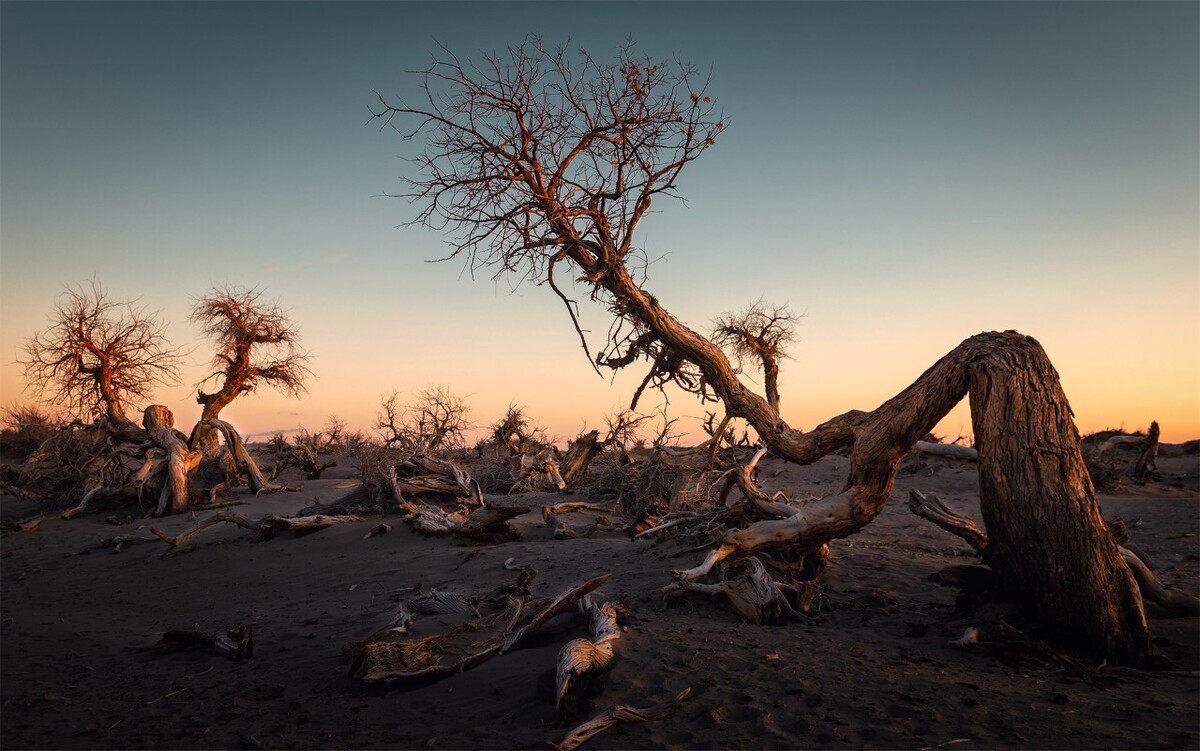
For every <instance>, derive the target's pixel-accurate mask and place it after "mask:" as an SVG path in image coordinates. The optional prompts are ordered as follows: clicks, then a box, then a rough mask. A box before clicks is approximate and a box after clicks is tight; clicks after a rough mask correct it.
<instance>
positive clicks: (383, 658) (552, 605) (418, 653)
mask: <svg viewBox="0 0 1200 751" xmlns="http://www.w3.org/2000/svg"><path fill="white" fill-rule="evenodd" d="M608 579H609V576H608V575H607V574H606V575H603V576H597V577H594V578H592V579H589V580H588V581H586V582H584V583H583V584H580V585H578V586H576V587H572V588H571V589H569V590H567V591H566V592H563V593H562V594H560V595H559V596H558V597H556V598H554V599H553V600H552V601H550V602H549V603H548V604H546V605H543V606H541V607H539V608H534V609H533V610H534V613H533V615H532V616H528V615H527V614H528V613H529V611H530V607H529V606H528V601H529V591H528V587H529V583H530V582H531V581H532V576H531V575H530V574H529V573H528V572H522V573H521V575H520V577H519V578H518V584H517V586H516V587H511V586H509V587H502V588H501V589H500V590H498V591H497V592H496V593H493V595H494V596H493V597H483V598H480V600H481V601H483V600H488V599H499V598H501V597H502V598H503V599H504V600H505V602H506V604H505V606H504V608H503V609H502V610H500V611H497V612H495V613H491V614H489V615H486V616H483V617H482V618H476V619H473V620H471V621H468V622H466V623H462V624H459V625H458V626H454V627H452V628H451V629H449V630H448V631H446V632H444V633H442V634H435V635H433V636H428V637H424V638H420V639H417V638H412V637H411V636H409V635H408V634H407V633H394V632H393V633H389V634H387V635H385V636H383V637H380V638H376V636H375V635H373V636H372V637H371V638H370V639H367V640H366V641H361V642H351V643H350V644H347V645H346V647H345V648H344V649H343V652H344V653H345V654H346V655H347V657H349V658H350V663H351V664H350V677H351V678H353V679H355V680H359V681H362V682H364V683H369V684H378V683H384V684H388V685H396V686H398V687H401V688H404V687H409V686H413V685H421V684H423V683H427V682H429V681H432V680H440V679H442V678H445V677H446V676H449V675H453V674H455V673H459V672H463V671H465V670H470V669H471V668H474V667H476V666H477V665H480V664H481V663H483V662H485V661H486V660H489V659H491V658H492V657H495V656H497V655H501V654H504V653H505V652H507V651H508V650H510V649H513V648H515V647H517V646H519V645H520V644H521V643H522V642H523V641H524V640H525V639H527V638H529V637H530V636H532V635H533V634H535V633H537V632H538V631H539V630H540V629H541V628H542V627H543V626H544V625H545V624H546V622H547V621H549V620H550V619H551V618H553V617H554V616H556V615H561V614H562V613H565V612H567V611H569V610H570V609H571V608H574V607H575V606H576V604H577V603H578V602H579V601H580V600H581V599H582V598H583V597H584V596H585V595H587V594H588V593H589V592H591V591H593V590H594V589H596V588H597V587H599V586H600V585H601V584H603V583H604V582H606V581H608ZM385 631H386V630H385ZM380 633H382V632H377V633H376V635H378V634H380Z"/></svg>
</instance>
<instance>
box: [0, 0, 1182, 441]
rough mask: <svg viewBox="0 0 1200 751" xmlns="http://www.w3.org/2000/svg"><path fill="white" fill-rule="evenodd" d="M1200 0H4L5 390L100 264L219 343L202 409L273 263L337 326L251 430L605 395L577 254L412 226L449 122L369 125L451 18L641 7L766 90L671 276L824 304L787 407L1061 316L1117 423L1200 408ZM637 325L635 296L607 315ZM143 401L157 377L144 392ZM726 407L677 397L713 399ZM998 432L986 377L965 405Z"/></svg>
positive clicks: (659, 267) (668, 50)
mask: <svg viewBox="0 0 1200 751" xmlns="http://www.w3.org/2000/svg"><path fill="white" fill-rule="evenodd" d="M1198 29H1200V4H1197V3H1194V2H1174V3H1155V2H1131V3H1119V2H1106V3H1087V2H1070V3H996V4H993V3H986V2H973V3H942V2H938V3H904V2H899V3H850V2H847V3H782V2H776V3H764V4H752V3H737V4H732V3H730V4H726V3H689V2H674V3H664V4H652V3H636V4H634V3H587V2H570V3H568V2H546V3H501V2H495V3H484V4H474V3H449V2H439V3H430V4H426V3H384V2H377V3H364V4H351V3H337V4H324V3H285V2H276V3H264V4H255V3H105V2H88V3H68V2H55V3H33V2H30V3H24V2H11V1H10V0H5V2H3V4H2V5H0V55H2V60H0V96H2V106H0V359H2V360H3V367H2V369H0V402H2V403H3V404H5V405H8V404H13V403H17V402H21V401H28V400H30V399H31V398H32V396H33V395H31V394H29V393H27V392H24V390H23V389H24V381H23V377H22V370H21V368H20V366H18V365H16V364H14V361H15V360H16V358H17V357H18V354H19V346H20V342H21V340H22V339H23V338H25V337H28V336H29V335H31V334H32V333H34V332H36V331H38V330H41V329H43V328H44V327H45V326H46V322H47V315H48V312H49V310H50V308H51V306H52V305H53V303H54V301H55V299H56V298H57V296H58V295H59V294H60V292H61V290H62V288H63V286H64V285H65V284H67V283H79V282H83V281H86V280H88V279H90V278H91V277H92V276H93V275H96V276H97V277H98V278H99V280H100V281H101V282H102V284H103V285H104V286H105V287H107V289H108V290H109V292H110V293H111V295H112V296H114V297H117V298H128V297H140V298H141V302H142V303H143V304H144V305H146V306H147V307H149V308H151V309H154V310H159V311H161V312H162V315H163V316H164V317H165V318H166V319H167V320H169V321H170V328H169V334H170V336H171V338H172V339H173V340H174V341H176V342H178V343H179V344H180V345H183V346H187V347H191V348H193V351H192V354H191V356H190V362H191V365H190V366H189V367H188V369H187V370H186V371H185V372H184V374H183V383H182V385H180V386H179V387H176V388H168V389H163V390H162V391H161V393H160V394H159V395H158V401H160V402H161V403H163V404H166V405H168V406H169V407H171V408H172V409H173V410H174V411H175V413H176V417H177V421H178V422H179V423H181V424H183V425H185V426H187V425H191V424H192V422H194V420H195V419H196V418H198V416H199V406H198V405H196V404H195V398H194V393H195V388H194V386H193V384H194V383H195V382H197V381H198V380H200V379H201V378H202V377H203V376H204V375H205V374H206V373H207V370H206V369H205V366H206V364H207V360H208V358H209V353H210V349H209V348H208V347H207V345H205V344H204V343H203V342H197V341H196V330H195V328H194V327H193V326H192V325H191V324H189V323H188V321H187V314H188V311H189V309H190V308H191V306H192V304H193V301H194V298H195V297H197V296H199V295H201V294H203V293H204V292H205V291H206V290H208V289H209V288H210V287H212V286H214V285H224V284H237V285H242V286H258V287H261V288H262V289H263V290H264V292H265V295H266V296H267V297H268V298H269V299H272V300H277V301H278V302H279V303H281V304H282V305H283V306H284V307H286V308H288V309H290V310H291V312H292V316H293V318H294V320H295V321H296V323H297V325H298V326H299V327H300V329H301V330H302V332H303V338H304V344H305V346H306V347H307V348H308V349H309V350H310V351H311V352H312V353H313V355H314V357H315V359H314V361H313V371H314V374H315V378H314V379H313V381H312V383H311V384H310V393H309V395H308V396H307V398H304V399H302V400H289V399H286V398H284V397H282V396H279V395H276V394H274V393H272V392H266V391H264V392H263V393H262V394H260V395H256V396H250V397H244V398H242V399H241V400H239V401H237V402H235V403H234V404H233V405H231V406H230V407H228V408H226V410H225V411H224V412H223V413H222V416H223V417H225V418H227V419H228V420H230V421H231V422H232V423H233V424H234V425H235V426H236V427H238V428H239V429H240V430H241V431H242V432H243V433H255V434H261V433H264V432H269V431H272V430H279V429H292V428H296V427H298V426H305V427H308V428H310V429H316V428H319V427H320V426H321V425H322V424H323V423H324V421H325V419H326V416H327V415H330V414H337V415H339V416H340V417H342V418H344V419H347V420H349V421H350V422H351V424H352V425H357V426H361V427H368V426H369V425H370V423H371V422H373V420H374V416H375V413H376V412H377V411H378V406H379V401H380V396H381V395H382V394H385V393H388V392H390V391H391V390H393V389H397V390H399V391H400V392H401V393H409V392H413V391H415V390H418V389H420V388H422V387H424V386H427V385H436V384H445V385H448V386H449V387H450V388H451V389H452V390H453V391H455V392H457V393H459V394H463V395H466V396H467V397H468V403H469V404H470V406H471V407H472V416H473V418H474V420H475V421H476V422H478V423H481V424H486V423H489V422H492V421H494V420H495V419H497V418H498V417H500V416H501V414H502V413H503V411H504V409H505V407H506V406H507V405H508V404H509V403H510V402H516V403H518V404H523V405H525V406H526V407H527V408H528V412H529V414H531V415H532V416H533V417H534V418H536V419H537V420H538V421H539V422H540V423H542V424H543V425H545V426H546V427H547V428H548V429H549V431H550V433H551V434H553V435H556V436H558V437H560V438H569V437H571V436H573V435H574V434H575V433H576V432H578V431H579V430H580V429H581V428H582V427H584V426H585V425H587V426H588V427H597V426H599V425H600V424H601V418H602V415H603V414H604V413H606V412H611V411H613V410H615V409H618V408H620V407H621V406H622V405H624V404H625V403H627V401H628V399H629V397H630V395H631V394H632V390H633V388H634V386H635V385H636V383H637V381H638V380H639V379H640V376H641V373H640V372H639V373H629V374H627V375H622V376H620V377H618V378H617V379H616V380H615V381H611V382H610V381H609V380H606V379H600V378H598V377H597V376H596V375H595V373H594V372H593V371H592V369H591V368H590V367H589V366H588V364H587V362H586V361H585V359H584V355H583V354H582V351H581V350H580V349H579V347H578V343H577V339H576V336H575V333H574V332H573V330H572V329H571V326H570V322H569V320H568V319H567V317H566V315H565V313H564V311H563V310H562V308H561V304H560V303H559V302H558V301H557V299H556V298H554V296H553V295H552V294H551V293H550V292H549V291H548V290H546V289H544V288H539V287H536V286H525V287H521V288H519V289H517V290H516V291H515V292H514V291H512V290H510V289H509V287H508V286H506V285H504V284H496V283H494V282H492V281H491V280H489V279H487V278H479V279H476V280H472V279H471V278H470V275H469V274H467V273H465V271H464V269H463V267H462V264H461V263H459V262H457V261H451V262H447V263H441V264H437V263H426V261H428V260H429V259H434V258H438V257H440V256H442V255H444V253H445V246H444V245H443V238H442V237H441V236H439V235H438V234H437V233H435V232H433V231H431V230H427V229H422V228H419V227H403V228H399V227H397V225H400V224H402V223H403V222H405V221H407V220H409V219H411V218H412V216H413V215H414V208H413V207H412V206H411V205H409V204H408V203H406V202H404V201H402V200H399V199H390V198H385V197H381V194H382V193H385V192H388V191H397V190H399V189H400V184H399V181H398V176H399V175H401V174H404V173H405V172H406V170H408V166H407V165H406V163H405V162H404V161H403V160H402V159H401V157H402V156H404V155H406V154H411V153H412V150H413V147H412V146H411V145H406V144H404V143H402V142H401V141H400V140H399V138H398V137H397V136H396V135H395V134H392V133H387V132H383V133H381V132H380V131H379V130H378V129H377V128H376V127H373V126H371V125H368V124H367V119H368V117H369V113H368V107H369V106H370V105H371V103H372V101H373V99H374V95H373V94H372V90H378V91H380V92H382V93H384V94H387V95H389V96H396V95H405V94H410V93H411V92H412V91H413V90H414V86H415V84H416V83H417V79H416V78H415V77H414V76H412V75H408V74H406V73H405V71H407V70H411V69H414V68H419V67H422V66H423V65H425V64H426V63H427V62H428V61H429V59H430V54H431V52H432V50H434V49H435V47H436V42H437V41H441V42H444V43H446V44H447V45H448V46H450V47H451V48H452V49H453V50H455V51H456V52H457V53H459V54H460V55H464V56H468V57H469V56H473V55H476V54H477V53H478V52H479V51H480V50H488V51H491V50H494V49H499V48H503V47H504V46H506V45H508V44H510V43H517V42H520V41H521V40H522V39H523V38H525V37H526V36H527V35H529V34H541V35H542V36H543V37H544V38H545V39H546V40H547V41H550V42H557V41H560V40H565V39H567V38H568V37H569V38H572V39H573V40H574V41H575V42H576V43H578V44H579V45H580V46H583V47H584V48H586V49H588V50H589V51H590V52H592V53H593V54H594V55H596V56H597V57H602V58H606V57H608V56H609V55H610V53H611V52H612V51H614V50H615V49H616V47H617V46H618V45H619V44H620V43H622V42H623V41H625V40H626V39H627V38H632V39H634V40H635V41H636V42H637V44H638V47H639V49H640V50H641V51H643V52H645V53H647V54H649V55H650V56H652V57H655V58H662V59H667V58H670V57H671V56H673V55H678V56H680V57H681V58H683V59H685V60H689V61H692V62H694V63H696V64H698V65H699V66H701V67H702V68H707V67H708V66H710V65H711V68H712V84H711V93H712V94H713V95H714V97H715V98H716V100H717V102H718V104H719V105H720V106H721V107H722V108H723V111H724V112H725V114H726V115H727V116H728V118H729V120H730V125H729V128H728V130H727V131H726V132H725V133H724V134H723V135H722V136H721V137H720V139H719V140H718V143H717V145H716V147H715V148H714V149H712V150H711V151H710V152H708V153H707V154H706V155H705V156H704V157H703V158H702V159H701V160H700V161H698V162H696V163H695V164H693V165H691V167H690V168H689V169H688V170H687V171H686V172H685V173H684V177H683V179H682V180H681V193H682V194H683V195H684V196H685V197H686V198H687V199H688V200H687V203H686V204H682V203H677V204H670V203H669V202H667V203H664V202H661V201H660V202H658V203H657V204H656V208H658V209H660V211H659V213H657V214H656V215H654V216H652V217H650V218H649V219H648V220H647V221H646V222H645V223H644V225H643V232H642V235H641V240H642V243H643V245H644V247H645V248H646V250H647V252H648V254H649V255H650V256H651V257H652V258H656V259H658V260H657V261H656V262H655V263H654V264H653V265H652V266H651V269H650V278H649V282H648V284H647V288H648V289H650V290H651V291H652V292H654V293H655V294H656V295H657V296H658V297H659V298H660V299H661V300H662V301H663V303H664V304H665V305H666V307H667V308H668V309H669V310H670V311H672V312H673V313H674V314H675V315H676V316H678V317H679V318H680V319H681V320H683V321H684V322H686V323H689V324H691V325H693V326H694V327H696V328H699V329H701V330H707V327H708V322H709V321H710V320H711V319H712V318H713V317H714V316H716V315H717V314H719V313H721V312H722V311H724V310H728V309H731V308H739V307H742V306H744V305H746V304H747V303H749V302H752V301H754V300H756V299H758V298H760V297H761V298H765V299H766V300H769V301H772V302H780V303H788V304H790V305H791V306H792V308H793V309H794V310H795V311H797V312H799V313H803V314H804V318H803V320H802V322H801V324H800V326H799V330H798V334H799V341H798V343H797V344H796V345H795V347H794V350H793V351H794V358H793V359H791V360H789V361H787V362H785V363H784V366H783V376H782V391H783V406H784V410H783V411H784V416H785V418H787V419H788V420H789V421H790V422H791V424H793V425H794V426H796V427H800V428H804V429H808V428H811V427H812V426H813V425H815V424H816V423H818V422H820V421H823V420H824V419H827V418H828V417H831V416H833V415H836V414H839V413H841V412H843V411H845V410H847V409H850V408H859V409H872V408H874V407H876V406H877V405H879V404H880V403H882V402H883V401H884V400H886V399H887V398H889V397H890V396H891V395H893V394H895V393H896V392H897V391H899V390H900V389H902V388H904V387H905V386H906V385H908V384H909V383H911V382H912V380H913V379H914V378H915V377H916V376H918V375H919V374H920V373H921V372H922V371H923V370H925V368H927V367H928V366H929V365H931V364H932V363H933V362H934V361H935V360H936V359H937V358H938V357H940V356H941V355H943V354H945V353H946V352H948V351H949V350H950V349H952V348H953V347H954V346H955V345H956V344H958V343H959V342H960V341H961V340H963V339H965V338H966V337H968V336H970V335H972V334H975V333H977V332H979V331H984V330H993V329H1017V330H1019V331H1021V332H1023V333H1026V334H1029V335H1031V336H1034V337H1035V338H1037V339H1038V340H1039V341H1041V343H1042V344H1043V345H1044V346H1045V348H1046V350H1047V351H1048V353H1049V355H1050V357H1051V360H1052V361H1053V362H1054V363H1055V365H1056V367H1057V368H1058V370H1059V373H1060V374H1061V377H1062V381H1063V385H1064V387H1065V389H1066V392H1067V395H1068V397H1069V399H1070V400H1071V403H1072V405H1073V407H1074V409H1075V413H1076V417H1077V421H1078V424H1079V427H1080V429H1081V430H1082V431H1083V432H1085V433H1086V432H1090V431H1094V430H1098V429H1102V428H1106V427H1118V426H1122V425H1123V426H1125V427H1126V428H1129V429H1134V428H1140V427H1145V426H1147V425H1148V424H1149V422H1150V421H1151V420H1158V421H1159V422H1160V424H1161V426H1162V431H1163V439H1164V440H1166V441H1182V440H1185V439H1191V438H1197V437H1200V42H1198V35H1200V31H1198ZM586 322H587V323H588V324H589V325H590V326H591V328H592V329H593V330H596V331H599V332H603V331H604V329H605V327H606V325H607V324H606V321H605V319H604V318H603V317H602V316H600V315H598V314H593V315H592V316H591V317H590V318H588V319H587V321H586ZM137 406H138V407H139V409H140V407H141V406H143V405H137ZM701 412H702V410H701V408H700V407H699V406H698V405H697V404H696V403H695V402H694V401H692V400H690V399H689V398H688V397H686V396H683V395H678V394H677V395H675V396H673V397H672V400H671V405H670V414H671V415H672V416H679V417H681V422H680V425H681V426H682V427H683V428H684V429H685V430H689V431H693V432H694V431H696V430H697V428H698V420H696V419H694V418H692V417H688V416H692V415H698V414H701ZM939 432H940V433H942V434H945V435H947V436H948V437H950V438H953V437H955V436H956V435H958V434H959V433H960V432H961V433H970V418H969V415H968V412H967V408H966V405H965V404H964V405H961V406H960V407H959V408H957V409H956V410H955V411H954V412H952V413H951V415H950V416H949V417H948V418H947V419H946V420H945V421H943V423H942V425H941V426H940V427H939Z"/></svg>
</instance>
